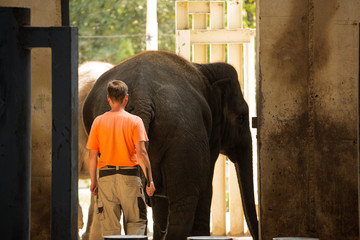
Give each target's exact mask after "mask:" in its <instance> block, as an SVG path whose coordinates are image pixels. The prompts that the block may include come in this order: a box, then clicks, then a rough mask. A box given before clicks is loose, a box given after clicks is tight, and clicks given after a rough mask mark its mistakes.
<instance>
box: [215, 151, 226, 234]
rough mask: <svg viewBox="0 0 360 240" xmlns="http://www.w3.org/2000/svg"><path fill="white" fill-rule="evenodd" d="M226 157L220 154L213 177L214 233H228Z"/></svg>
mask: <svg viewBox="0 0 360 240" xmlns="http://www.w3.org/2000/svg"><path fill="white" fill-rule="evenodd" d="M225 159H226V157H225V156H224V155H219V157H218V159H217V160H216V164H215V171H214V178H213V198H212V202H211V214H212V221H211V222H212V234H213V235H215V236H224V235H226V214H225V213H226V202H225Z"/></svg>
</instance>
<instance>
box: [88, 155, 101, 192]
mask: <svg viewBox="0 0 360 240" xmlns="http://www.w3.org/2000/svg"><path fill="white" fill-rule="evenodd" d="M98 153H99V151H98V150H90V152H89V163H88V165H89V173H90V179H91V185H90V191H91V192H92V194H94V195H97V189H98V182H97V178H96V168H97V157H98Z"/></svg>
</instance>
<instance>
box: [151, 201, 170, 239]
mask: <svg viewBox="0 0 360 240" xmlns="http://www.w3.org/2000/svg"><path fill="white" fill-rule="evenodd" d="M151 200H152V202H151V204H152V211H153V220H154V227H153V233H154V236H153V239H154V240H159V239H163V237H164V235H165V233H166V227H167V219H168V208H169V201H168V199H167V198H165V197H153V198H152V199H151Z"/></svg>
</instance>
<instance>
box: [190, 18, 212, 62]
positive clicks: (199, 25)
mask: <svg viewBox="0 0 360 240" xmlns="http://www.w3.org/2000/svg"><path fill="white" fill-rule="evenodd" d="M192 19H193V23H192V26H193V29H206V28H207V21H206V20H207V15H206V14H193V18H192ZM192 51H193V52H192V57H193V62H196V63H207V62H208V59H207V45H206V44H193V45H192Z"/></svg>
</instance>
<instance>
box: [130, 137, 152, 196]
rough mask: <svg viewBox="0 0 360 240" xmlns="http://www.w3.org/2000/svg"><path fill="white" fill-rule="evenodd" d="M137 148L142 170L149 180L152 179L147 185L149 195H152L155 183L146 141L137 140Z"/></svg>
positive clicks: (137, 157)
mask: <svg viewBox="0 0 360 240" xmlns="http://www.w3.org/2000/svg"><path fill="white" fill-rule="evenodd" d="M135 149H136V159H137V161H138V163H139V165H140V167H141V169H142V171H143V172H144V175H145V176H146V177H147V180H148V181H150V186H147V187H146V192H147V194H148V195H149V196H152V195H153V194H154V192H155V185H154V181H153V178H152V171H151V165H150V161H149V156H148V154H147V151H146V148H145V142H142V141H141V142H136V143H135ZM147 170H148V171H147Z"/></svg>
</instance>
